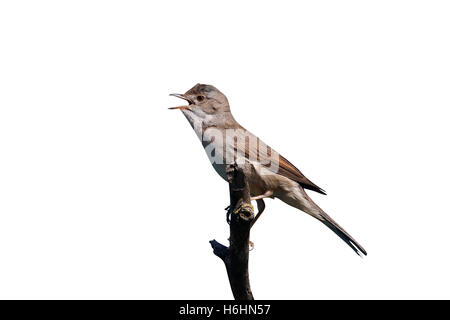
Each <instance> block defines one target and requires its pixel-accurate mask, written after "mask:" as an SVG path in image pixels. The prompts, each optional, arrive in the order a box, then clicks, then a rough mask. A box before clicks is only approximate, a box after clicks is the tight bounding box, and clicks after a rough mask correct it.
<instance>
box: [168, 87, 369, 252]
mask: <svg viewBox="0 0 450 320" xmlns="http://www.w3.org/2000/svg"><path fill="white" fill-rule="evenodd" d="M170 96H174V97H177V98H181V99H184V100H186V101H187V103H188V104H187V105H183V106H177V107H171V108H169V109H175V110H181V112H182V113H183V114H184V116H185V117H186V118H187V120H188V122H189V124H190V125H191V127H192V128H193V129H194V131H195V133H196V134H197V136H198V138H199V139H200V141H201V142H202V145H203V148H204V149H205V151H206V153H207V155H208V158H209V160H210V162H211V164H212V166H213V168H214V169H215V171H216V172H217V173H218V174H219V175H220V176H221V177H222V178H223V179H224V180H227V175H226V171H227V169H226V168H227V165H228V164H237V165H238V166H239V167H241V168H242V170H243V172H244V175H245V177H246V179H247V181H248V184H249V190H250V196H251V200H252V201H253V200H254V201H256V204H257V207H258V214H257V215H256V216H255V219H254V221H253V224H254V223H255V222H256V220H257V219H258V218H259V217H260V216H261V214H262V212H263V211H264V209H265V203H264V199H266V198H272V199H273V198H277V199H279V200H281V201H283V202H284V203H286V204H288V205H290V206H292V207H294V208H296V209H299V210H301V211H303V212H305V213H307V214H309V215H310V216H312V217H314V218H315V219H317V220H319V221H320V222H322V223H323V224H324V225H326V226H327V227H328V228H329V229H331V230H332V231H333V232H334V233H336V234H337V235H338V236H339V237H340V238H341V239H342V240H343V241H344V242H345V243H346V244H347V245H348V246H350V248H351V249H353V251H355V252H356V253H357V254H358V255H360V256H362V255H367V252H366V250H365V249H364V248H363V247H362V246H361V245H360V244H359V243H358V242H357V241H356V240H355V239H354V238H353V237H352V236H351V235H350V234H349V233H348V232H347V231H345V230H344V229H343V228H342V227H341V226H340V225H339V224H338V223H337V222H336V221H334V220H333V219H332V218H331V217H330V216H329V215H328V214H327V213H325V211H324V210H322V209H321V208H320V207H319V206H318V205H317V204H316V203H315V202H314V201H313V200H312V199H311V198H310V196H309V195H308V194H307V193H306V191H305V189H306V190H310V191H315V192H318V193H320V194H323V195H325V194H326V193H325V191H324V190H323V189H322V188H320V187H318V186H317V185H316V184H314V183H313V182H312V181H311V180H309V179H308V178H306V177H305V176H304V175H303V174H302V173H301V172H300V170H299V169H297V168H296V167H295V166H294V165H293V164H292V163H291V162H289V161H288V160H287V159H286V158H284V157H283V156H282V155H280V154H279V153H278V152H276V151H275V150H274V149H272V148H271V147H270V146H268V145H266V144H265V143H264V142H263V141H262V140H261V139H259V138H258V137H257V136H255V135H254V134H252V133H251V132H250V131H248V130H247V129H245V128H244V127H243V126H241V125H240V124H239V123H238V122H237V121H236V120H235V119H234V117H233V115H232V113H231V110H230V104H229V102H228V99H227V97H226V96H225V95H224V94H223V93H222V92H220V91H219V90H218V89H217V88H215V87H214V86H212V85H207V84H200V83H197V84H196V85H195V86H194V87H192V88H191V89H189V90H188V91H186V93H184V94H179V93H172V94H170Z"/></svg>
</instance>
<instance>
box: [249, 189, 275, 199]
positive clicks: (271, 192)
mask: <svg viewBox="0 0 450 320" xmlns="http://www.w3.org/2000/svg"><path fill="white" fill-rule="evenodd" d="M264 198H273V191H272V190H269V191H266V192H265V193H264V194H261V195H259V196H256V197H251V198H250V200H260V199H264Z"/></svg>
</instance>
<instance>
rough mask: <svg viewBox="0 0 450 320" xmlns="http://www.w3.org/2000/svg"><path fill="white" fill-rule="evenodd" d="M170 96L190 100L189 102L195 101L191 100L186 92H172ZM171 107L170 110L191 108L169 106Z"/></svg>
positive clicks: (187, 108)
mask: <svg viewBox="0 0 450 320" xmlns="http://www.w3.org/2000/svg"><path fill="white" fill-rule="evenodd" d="M169 96H173V97H177V98H180V99H183V100H186V101H187V102H189V104H193V102H192V101H191V99H189V98H188V97H186V96H185V95H184V94H180V93H171V94H169ZM169 109H170V110H175V109H179V110H190V108H189V106H181V107H172V108H169Z"/></svg>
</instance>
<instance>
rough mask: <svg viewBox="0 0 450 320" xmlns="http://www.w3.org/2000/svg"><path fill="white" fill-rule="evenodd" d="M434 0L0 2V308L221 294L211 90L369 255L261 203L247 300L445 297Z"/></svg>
mask: <svg viewBox="0 0 450 320" xmlns="http://www.w3.org/2000/svg"><path fill="white" fill-rule="evenodd" d="M449 15H450V5H449V4H448V2H447V1H370V2H369V1H308V2H299V1H277V2H276V4H275V3H274V2H264V1H226V2H225V1H221V2H219V1H164V2H163V1H160V2H156V1H154V2H150V1H39V2H37V1H2V2H1V5H0V46H1V50H0V298H40V299H47V298H59V299H66V298H75V299H78V298H84V299H93V298H102V299H109V298H125V299H131V298H133V299H166V298H178V299H184V298H185V299H230V298H232V295H231V291H230V289H229V284H228V281H227V277H226V272H225V268H224V266H223V264H222V262H221V261H220V260H219V259H218V258H217V257H215V256H214V255H213V254H212V250H211V248H210V245H209V243H208V241H209V240H211V239H213V238H215V239H217V240H219V241H221V242H223V243H226V239H227V236H228V227H227V224H226V223H225V211H224V210H223V209H224V208H225V207H226V206H227V205H228V201H229V198H228V186H227V184H226V183H225V182H224V181H222V180H221V178H219V177H218V176H217V175H216V173H215V172H214V170H213V169H212V167H211V166H210V164H209V162H208V159H207V157H206V155H205V153H204V151H203V150H202V147H201V145H200V143H199V141H198V140H197V137H196V136H195V134H194V133H193V131H192V129H191V128H190V126H189V125H188V123H187V121H186V120H185V118H184V117H183V116H182V114H181V113H180V112H179V111H169V110H167V107H170V106H176V105H179V104H180V102H181V101H179V100H178V99H175V98H172V97H169V96H168V94H169V93H172V92H181V93H182V92H185V91H186V90H188V89H189V88H191V87H192V86H193V85H195V84H196V83H198V82H200V83H207V84H213V85H215V86H216V87H217V88H218V89H219V90H221V91H222V92H224V93H225V94H226V95H227V96H228V98H229V100H230V103H231V107H232V111H233V113H234V116H235V118H236V119H237V120H238V121H239V122H240V123H241V124H242V125H244V126H245V127H246V128H247V129H249V130H250V131H252V132H254V133H255V134H257V135H258V136H259V137H260V138H262V139H263V140H264V141H265V142H266V143H268V144H269V145H271V146H272V147H274V148H275V149H276V150H278V151H279V152H280V153H281V154H283V155H284V156H285V157H287V158H288V159H289V160H290V161H291V162H293V163H294V164H295V165H296V166H298V167H299V169H300V170H302V172H303V173H304V174H305V175H306V176H307V177H308V178H310V179H311V180H312V181H313V182H315V183H317V184H318V185H319V186H320V187H322V188H324V189H325V190H326V191H327V192H328V195H327V196H321V195H319V194H313V193H310V194H311V195H312V196H313V197H314V199H315V200H316V201H317V202H318V204H319V205H320V206H322V208H323V209H324V210H325V211H327V212H328V213H329V214H330V215H331V216H332V217H333V218H335V219H336V220H337V221H338V222H339V223H340V224H341V225H342V226H343V227H344V228H345V229H347V231H349V232H350V233H351V234H352V235H353V236H354V237H355V238H356V239H357V240H358V241H359V242H360V243H361V244H362V245H363V246H364V247H365V248H366V250H367V251H368V256H367V257H366V258H364V259H361V258H359V257H358V256H357V255H355V254H354V252H353V251H352V250H351V249H350V248H349V247H347V246H346V245H345V243H344V242H342V241H341V240H340V239H339V238H338V237H337V236H336V235H335V234H334V233H333V232H331V231H330V230H328V229H327V228H326V227H325V226H324V225H322V224H321V223H319V222H318V221H316V220H314V219H313V218H311V217H309V216H307V215H306V214H304V213H301V212H300V211H297V210H296V209H294V208H291V207H288V206H287V205H285V204H283V203H282V202H280V201H279V200H268V201H266V204H267V209H266V212H265V213H264V215H263V216H262V218H261V219H260V220H259V221H258V223H257V224H256V226H255V228H254V229H253V230H252V234H251V240H252V241H253V242H254V243H255V250H254V251H252V252H251V254H250V276H251V283H252V289H253V292H254V295H255V297H256V298H259V299H282V298H285V299H314V298H325V299H331V298H339V299H349V298H356V299H368V298H375V299H379V298H387V299H392V298H450V293H449V287H450V276H449V273H448V270H449V269H450V257H449V245H450V235H449V231H448V229H449V224H450V212H449V207H450V205H449V203H448V198H449V190H448V189H449V188H448V181H449V178H450V174H449V169H448V168H449V163H450V154H449V147H448V144H449V143H448V139H449V134H450V130H449V128H448V126H449V124H448V122H449V112H448V110H449V107H450V94H449V88H450V59H449V57H450V44H449V39H450V19H449Z"/></svg>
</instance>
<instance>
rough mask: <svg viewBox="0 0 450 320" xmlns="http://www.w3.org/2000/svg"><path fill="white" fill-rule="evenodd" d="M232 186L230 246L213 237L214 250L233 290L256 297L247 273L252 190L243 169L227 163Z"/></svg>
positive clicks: (242, 297) (239, 296) (238, 294)
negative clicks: (222, 263) (225, 270)
mask: <svg viewBox="0 0 450 320" xmlns="http://www.w3.org/2000/svg"><path fill="white" fill-rule="evenodd" d="M227 179H228V183H229V188H230V206H229V208H228V213H227V218H228V219H227V220H229V223H230V239H229V240H230V246H229V247H228V248H227V247H225V246H224V245H222V244H220V243H219V242H217V241H216V240H212V241H210V244H211V247H212V248H213V251H214V254H215V255H216V256H218V257H219V258H221V259H222V261H223V262H224V263H225V267H226V269H227V274H228V280H229V281H230V286H231V291H232V292H233V296H234V298H235V299H236V300H253V294H252V291H251V289H250V280H249V276H248V252H249V237H250V228H251V225H252V221H253V219H254V214H253V207H252V206H251V204H250V191H249V187H248V183H247V180H246V179H245V175H244V173H243V171H242V169H240V168H238V167H237V166H236V165H230V166H227Z"/></svg>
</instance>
